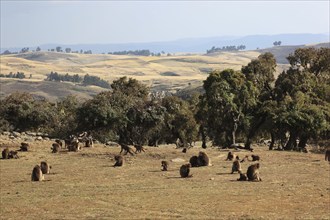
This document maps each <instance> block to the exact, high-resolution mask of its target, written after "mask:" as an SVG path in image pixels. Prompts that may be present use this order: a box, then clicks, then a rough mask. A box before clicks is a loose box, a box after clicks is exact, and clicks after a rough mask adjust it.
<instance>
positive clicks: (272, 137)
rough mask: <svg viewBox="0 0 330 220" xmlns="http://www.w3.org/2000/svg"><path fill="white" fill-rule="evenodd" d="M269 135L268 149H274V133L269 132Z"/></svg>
mask: <svg viewBox="0 0 330 220" xmlns="http://www.w3.org/2000/svg"><path fill="white" fill-rule="evenodd" d="M270 137H271V142H270V145H269V150H273V149H274V144H275V134H274V133H273V132H271V133H270Z"/></svg>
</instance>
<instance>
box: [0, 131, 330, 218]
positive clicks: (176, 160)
mask: <svg viewBox="0 0 330 220" xmlns="http://www.w3.org/2000/svg"><path fill="white" fill-rule="evenodd" d="M1 138H2V137H0V139H1ZM1 143H2V145H1V150H2V149H4V147H6V146H5V145H6V144H8V143H10V146H9V147H10V149H11V150H13V149H16V150H17V149H18V148H19V145H20V143H16V144H17V145H15V143H13V142H12V141H10V140H4V139H1ZM51 144H52V141H33V142H30V145H31V147H30V149H31V150H30V151H29V152H19V156H20V158H19V159H10V160H0V174H1V178H0V183H1V192H0V199H1V204H0V206H1V207H0V216H1V219H330V212H329V210H330V172H329V171H330V164H329V163H328V162H326V161H324V155H323V154H313V153H307V154H306V153H298V152H280V151H268V150H267V149H266V147H258V146H254V149H255V152H253V154H257V155H259V156H260V157H261V161H259V163H260V175H261V178H262V180H263V181H262V182H248V181H247V182H240V181H236V179H237V178H238V177H239V174H237V173H235V174H230V172H231V166H232V162H230V161H225V158H226V155H227V153H228V150H219V149H217V148H207V149H206V150H204V149H202V148H200V147H197V146H196V147H193V148H191V149H189V150H188V152H187V153H182V152H181V150H180V149H175V147H174V145H164V146H160V147H158V148H154V147H145V148H146V152H142V153H138V154H134V156H132V155H129V154H128V155H125V156H124V158H125V162H126V163H125V165H124V166H123V167H116V168H115V167H113V164H114V156H115V155H117V154H119V152H120V148H119V147H106V146H104V145H101V144H98V145H96V146H95V147H94V148H83V149H82V150H81V151H79V152H67V151H65V150H64V149H63V150H62V151H61V152H60V153H57V154H52V153H51V150H50V147H51ZM201 150H203V151H205V152H206V153H207V154H208V155H209V156H210V158H211V161H212V165H213V166H209V167H198V168H191V174H193V177H192V178H186V179H185V178H180V175H179V168H180V166H181V165H182V164H185V163H188V162H189V158H190V157H191V156H193V155H197V154H198V152H199V151H201ZM235 153H236V154H238V155H239V156H240V157H241V158H243V157H244V156H245V155H250V154H251V152H247V151H235ZM162 160H167V161H169V171H167V172H164V171H161V161H162ZM41 161H47V162H48V163H49V164H50V165H51V166H52V169H51V173H50V174H48V175H45V181H43V182H31V172H32V169H33V167H34V166H35V165H36V164H40V162H41ZM254 163H256V162H250V161H248V162H244V163H242V166H243V171H244V172H245V171H246V170H247V167H248V166H249V165H250V164H254Z"/></svg>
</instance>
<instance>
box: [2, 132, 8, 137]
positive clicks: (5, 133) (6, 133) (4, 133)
mask: <svg viewBox="0 0 330 220" xmlns="http://www.w3.org/2000/svg"><path fill="white" fill-rule="evenodd" d="M2 134H3V135H7V136H9V135H10V132H9V131H4V132H2Z"/></svg>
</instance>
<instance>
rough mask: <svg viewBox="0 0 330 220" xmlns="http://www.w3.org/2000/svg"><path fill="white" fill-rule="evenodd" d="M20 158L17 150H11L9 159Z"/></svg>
mask: <svg viewBox="0 0 330 220" xmlns="http://www.w3.org/2000/svg"><path fill="white" fill-rule="evenodd" d="M18 158H19V156H18V154H17V151H13V150H11V151H10V152H9V155H8V159H18Z"/></svg>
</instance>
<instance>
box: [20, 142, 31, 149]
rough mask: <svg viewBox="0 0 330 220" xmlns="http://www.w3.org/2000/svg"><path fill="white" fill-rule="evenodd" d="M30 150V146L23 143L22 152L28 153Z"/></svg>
mask: <svg viewBox="0 0 330 220" xmlns="http://www.w3.org/2000/svg"><path fill="white" fill-rule="evenodd" d="M28 150H29V144H28V143H26V142H22V143H21V151H28Z"/></svg>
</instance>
